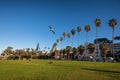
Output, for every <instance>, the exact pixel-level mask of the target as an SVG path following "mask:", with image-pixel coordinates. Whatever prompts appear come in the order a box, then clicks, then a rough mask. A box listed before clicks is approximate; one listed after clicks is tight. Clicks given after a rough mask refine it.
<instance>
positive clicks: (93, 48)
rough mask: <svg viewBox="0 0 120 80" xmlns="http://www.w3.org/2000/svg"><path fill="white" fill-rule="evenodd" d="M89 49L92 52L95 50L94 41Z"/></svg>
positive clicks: (89, 45)
mask: <svg viewBox="0 0 120 80" xmlns="http://www.w3.org/2000/svg"><path fill="white" fill-rule="evenodd" d="M88 50H89V53H90V54H92V53H93V52H94V51H95V45H94V44H93V43H90V44H88Z"/></svg>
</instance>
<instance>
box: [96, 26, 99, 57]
mask: <svg viewBox="0 0 120 80" xmlns="http://www.w3.org/2000/svg"><path fill="white" fill-rule="evenodd" d="M97 39H98V27H96V53H97V56H98V53H99V52H98V40H97Z"/></svg>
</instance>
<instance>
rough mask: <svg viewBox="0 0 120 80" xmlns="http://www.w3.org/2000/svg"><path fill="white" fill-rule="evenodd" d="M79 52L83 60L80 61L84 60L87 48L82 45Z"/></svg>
mask: <svg viewBox="0 0 120 80" xmlns="http://www.w3.org/2000/svg"><path fill="white" fill-rule="evenodd" d="M78 51H79V52H80V55H81V58H80V59H82V58H83V53H84V51H85V47H84V46H83V45H80V46H79V47H78Z"/></svg>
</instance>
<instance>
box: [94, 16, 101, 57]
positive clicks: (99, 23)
mask: <svg viewBox="0 0 120 80" xmlns="http://www.w3.org/2000/svg"><path fill="white" fill-rule="evenodd" d="M94 22H95V25H96V50H97V56H98V53H99V50H98V41H97V39H98V27H100V25H101V20H100V19H98V18H96V19H95V21H94Z"/></svg>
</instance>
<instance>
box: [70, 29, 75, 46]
mask: <svg viewBox="0 0 120 80" xmlns="http://www.w3.org/2000/svg"><path fill="white" fill-rule="evenodd" d="M75 32H76V31H75V29H72V30H71V34H72V36H73V38H72V47H73V43H74V35H75Z"/></svg>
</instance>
